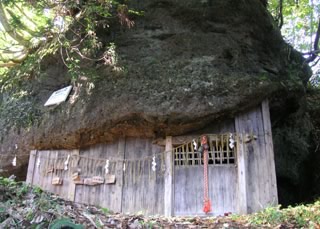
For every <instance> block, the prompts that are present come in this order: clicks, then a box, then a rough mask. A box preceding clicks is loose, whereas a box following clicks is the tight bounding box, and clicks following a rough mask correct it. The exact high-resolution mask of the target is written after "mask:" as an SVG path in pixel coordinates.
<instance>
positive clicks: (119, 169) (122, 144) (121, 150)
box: [116, 137, 126, 212]
mask: <svg viewBox="0 0 320 229" xmlns="http://www.w3.org/2000/svg"><path fill="white" fill-rule="evenodd" d="M125 150H126V139H125V138H124V137H122V138H120V139H119V143H118V157H119V158H120V159H122V160H123V159H124V158H125ZM116 177H117V181H116V186H117V187H118V188H119V190H121V193H120V194H119V195H118V197H119V199H118V201H117V202H118V203H119V205H118V206H119V211H120V212H122V211H123V209H122V200H123V198H124V196H123V186H124V177H123V163H117V165H116Z"/></svg>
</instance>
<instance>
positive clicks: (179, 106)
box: [1, 0, 308, 172]
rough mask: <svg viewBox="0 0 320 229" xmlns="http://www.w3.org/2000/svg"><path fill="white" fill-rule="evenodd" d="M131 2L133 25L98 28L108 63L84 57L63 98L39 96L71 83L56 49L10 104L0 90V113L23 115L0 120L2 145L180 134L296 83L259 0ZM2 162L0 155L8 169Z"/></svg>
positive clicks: (297, 76)
mask: <svg viewBox="0 0 320 229" xmlns="http://www.w3.org/2000/svg"><path fill="white" fill-rule="evenodd" d="M132 7H134V8H135V9H137V10H141V11H144V16H141V17H137V18H136V19H135V26H134V27H133V28H132V29H125V28H121V27H120V28H115V29H113V30H112V32H108V33H107V32H106V31H104V30H99V31H97V34H98V35H99V36H100V37H101V39H102V42H103V43H104V44H108V43H109V42H113V43H114V47H115V48H114V49H112V50H111V49H110V51H114V52H111V53H112V54H111V56H110V63H109V65H104V64H102V63H84V66H86V67H87V68H88V69H91V70H92V72H93V73H92V74H88V75H86V76H79V79H78V80H77V81H76V82H75V83H74V84H73V85H74V89H73V92H72V95H71V96H70V98H69V100H68V101H67V102H66V103H63V104H61V105H59V106H56V107H51V108H48V107H44V106H43V104H44V103H45V101H46V99H47V98H48V97H49V96H50V94H51V93H52V92H53V91H55V90H57V89H60V88H61V87H62V86H66V85H68V84H70V79H69V78H67V77H66V73H67V69H66V68H65V67H64V65H63V63H62V61H61V59H60V56H59V55H58V54H57V55H52V56H49V57H47V58H46V59H45V60H44V61H43V63H42V65H41V74H40V76H41V77H38V78H37V79H35V80H33V81H32V84H31V83H30V82H28V83H25V84H24V85H22V86H21V87H22V90H26V91H27V92H28V93H27V95H24V96H23V97H20V98H19V100H18V102H16V104H15V106H9V104H13V102H12V101H11V100H10V99H8V96H7V97H6V96H4V95H3V96H2V98H1V99H2V105H3V104H5V105H6V108H8V107H9V108H10V109H11V110H10V109H2V110H1V112H2V113H1V117H2V118H3V117H8V116H12V115H13V116H14V117H15V115H16V114H19V116H22V117H24V118H25V117H27V118H28V117H29V116H30V117H29V119H30V120H31V121H30V122H31V124H30V125H27V127H26V126H22V127H23V128H22V127H16V126H15V125H11V126H10V122H9V124H8V122H5V121H2V122H1V125H2V126H3V128H2V129H3V130H5V131H2V133H1V135H2V136H1V139H2V144H1V154H2V155H11V156H12V155H13V154H15V153H16V154H18V155H19V154H20V155H22V154H27V153H28V151H29V150H30V149H53V148H55V149H59V148H64V149H71V148H79V147H85V146H88V145H92V144H96V143H101V142H107V141H111V140H113V139H116V138H118V137H119V136H123V135H126V136H145V137H160V136H164V135H181V134H185V133H188V132H191V131H194V130H198V129H201V128H203V127H205V126H206V125H208V123H211V122H213V121H216V120H221V119H224V118H228V117H232V116H233V115H234V114H236V113H239V112H241V111H242V110H245V109H247V108H249V107H252V106H255V105H257V104H258V103H260V102H261V101H262V100H263V99H264V98H266V97H272V96H273V95H274V94H276V93H277V92H281V91H283V90H284V88H286V87H287V85H288V82H290V85H291V89H290V90H291V92H290V93H292V92H297V91H300V92H301V91H302V88H303V82H305V81H306V80H307V78H308V76H307V75H306V74H305V71H302V70H301V69H302V68H301V63H302V59H301V57H300V56H299V55H298V54H296V52H295V51H294V50H292V48H290V47H289V46H288V45H287V44H285V42H284V41H283V39H282V37H281V35H280V33H279V31H278V29H277V28H276V26H275V25H274V24H273V22H272V19H271V17H270V15H269V14H268V13H267V10H266V8H265V6H264V5H263V4H262V3H261V2H260V1H258V0H246V1H233V0H225V1H218V0H204V1H198V0H185V1H176V0H167V1H164V0H143V1H140V0H139V1H138V0H137V1H133V3H132ZM289 70H290V71H289ZM271 106H272V104H271ZM4 110H6V111H4ZM9 111H10V114H8V112H9ZM5 112H7V113H5ZM26 114H29V115H26ZM12 119H13V117H11V120H12ZM2 120H4V119H2ZM35 120H36V121H35ZM15 144H17V145H18V149H15V147H14V145H15ZM8 158H10V157H8ZM9 163H10V161H9V160H7V161H3V162H2V165H3V168H5V169H9V172H11V171H12V170H11V169H12V168H11V167H10V165H9ZM26 163H27V157H25V159H24V160H22V161H20V162H19V161H18V164H19V165H20V166H24V165H26Z"/></svg>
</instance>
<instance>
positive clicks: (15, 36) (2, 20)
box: [0, 2, 30, 47]
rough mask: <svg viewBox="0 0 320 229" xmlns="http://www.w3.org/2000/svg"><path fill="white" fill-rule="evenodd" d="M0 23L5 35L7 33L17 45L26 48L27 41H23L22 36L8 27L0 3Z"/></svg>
mask: <svg viewBox="0 0 320 229" xmlns="http://www.w3.org/2000/svg"><path fill="white" fill-rule="evenodd" d="M0 23H1V25H2V26H3V28H4V30H5V31H6V33H8V34H9V35H10V36H11V37H12V38H13V39H14V40H16V41H17V42H18V43H19V44H21V45H23V46H25V47H28V46H29V44H30V43H29V41H27V40H25V39H24V38H23V37H22V36H20V35H19V34H18V33H16V32H15V31H14V30H13V29H12V28H11V26H10V24H9V22H8V18H7V16H6V14H5V11H4V7H3V5H2V3H1V2H0Z"/></svg>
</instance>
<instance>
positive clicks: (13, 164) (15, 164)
mask: <svg viewBox="0 0 320 229" xmlns="http://www.w3.org/2000/svg"><path fill="white" fill-rule="evenodd" d="M12 166H14V167H15V166H17V156H14V158H13V160H12Z"/></svg>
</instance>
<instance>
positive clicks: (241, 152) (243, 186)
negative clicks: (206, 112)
mask: <svg viewBox="0 0 320 229" xmlns="http://www.w3.org/2000/svg"><path fill="white" fill-rule="evenodd" d="M241 125H242V123H241V119H240V118H239V117H238V116H237V117H236V118H235V126H236V131H237V134H236V144H237V155H236V156H237V170H238V171H237V172H238V213H239V214H247V213H248V201H247V171H246V167H247V165H246V163H247V153H246V150H245V143H244V142H243V138H244V137H245V135H244V134H241V129H242V126H241Z"/></svg>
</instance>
